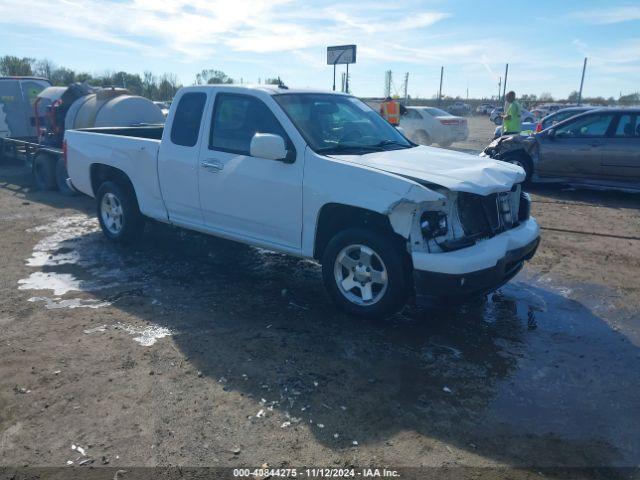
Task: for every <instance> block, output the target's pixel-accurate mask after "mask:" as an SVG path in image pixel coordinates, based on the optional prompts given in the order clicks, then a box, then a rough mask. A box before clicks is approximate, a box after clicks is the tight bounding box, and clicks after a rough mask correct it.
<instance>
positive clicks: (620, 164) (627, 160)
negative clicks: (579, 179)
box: [602, 112, 640, 182]
mask: <svg viewBox="0 0 640 480" xmlns="http://www.w3.org/2000/svg"><path fill="white" fill-rule="evenodd" d="M602 175H603V178H606V179H607V180H617V181H622V182H638V181H640V114H639V113H637V112H633V113H631V112H630V113H624V114H619V115H618V119H617V126H616V128H615V130H614V132H613V135H611V136H610V137H608V138H607V139H606V143H605V145H604V148H603V151H602Z"/></svg>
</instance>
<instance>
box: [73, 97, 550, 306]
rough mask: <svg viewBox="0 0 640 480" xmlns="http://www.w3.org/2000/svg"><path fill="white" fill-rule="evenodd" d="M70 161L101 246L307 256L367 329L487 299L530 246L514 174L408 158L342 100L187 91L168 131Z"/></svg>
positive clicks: (104, 145)
mask: <svg viewBox="0 0 640 480" xmlns="http://www.w3.org/2000/svg"><path fill="white" fill-rule="evenodd" d="M66 151H67V165H68V171H69V175H70V178H69V180H68V183H69V185H70V186H71V187H73V188H74V189H77V190H78V191H80V192H83V193H85V194H87V195H90V196H92V197H95V198H96V200H97V202H96V203H97V215H98V219H99V221H100V225H101V227H102V230H103V232H104V234H105V236H106V237H107V238H108V239H110V240H112V241H116V242H125V243H126V242H129V241H132V240H134V239H136V238H138V237H139V236H140V235H141V233H142V228H143V226H144V222H145V220H148V219H154V220H158V221H161V222H165V223H169V224H173V225H176V226H179V227H183V228H188V229H192V230H197V231H200V232H204V233H208V234H211V235H216V236H220V237H224V238H228V239H232V240H235V241H240V242H243V243H246V244H249V245H253V246H257V247H261V248H265V249H270V250H273V251H277V252H282V253H286V254H290V255H295V256H298V257H302V258H308V259H314V260H316V261H318V262H320V263H321V264H322V278H323V280H324V283H325V286H326V289H327V291H328V292H329V294H330V296H331V297H332V298H333V300H334V301H335V302H336V303H337V305H338V306H339V307H341V308H342V309H343V310H345V311H347V312H349V313H352V314H357V315H362V316H368V317H381V316H387V315H390V314H392V313H394V312H396V311H398V310H399V309H400V308H401V307H402V306H403V305H404V304H405V303H406V302H407V301H408V300H409V299H410V298H416V299H418V300H426V301H430V302H433V301H436V302H438V301H444V300H449V299H454V298H455V299H458V298H467V297H469V296H474V295H482V294H484V293H487V292H489V291H491V290H494V289H496V288H498V287H499V286H500V285H502V284H504V283H505V282H507V281H508V280H509V279H511V278H512V277H513V276H514V275H516V274H517V273H518V271H520V269H521V268H522V266H523V264H524V262H525V261H526V260H528V259H530V258H531V257H532V256H533V255H534V253H535V251H536V248H537V246H538V243H539V239H540V232H539V227H538V225H537V223H536V221H535V220H534V219H533V218H532V217H531V216H530V200H529V197H528V195H527V194H526V193H525V192H524V191H523V189H522V183H523V181H524V180H525V172H524V170H523V169H522V168H520V167H518V166H514V165H510V164H508V163H505V162H500V161H496V160H492V159H489V158H486V159H481V160H480V161H479V160H478V157H475V156H471V155H467V154H464V153H457V152H453V151H449V150H442V149H438V148H432V147H426V146H418V145H416V144H414V143H412V142H411V141H409V140H407V139H406V138H405V137H404V136H403V135H402V134H401V133H400V132H399V131H398V130H397V129H395V128H394V127H392V126H391V125H390V124H388V123H387V122H386V121H385V120H384V119H382V118H381V117H380V115H378V114H377V113H376V112H375V111H374V110H372V109H371V108H370V107H368V106H367V105H366V104H365V103H363V102H362V101H360V100H359V99H357V98H355V97H352V96H350V95H347V94H341V93H327V92H319V91H306V90H293V89H288V88H286V87H284V86H277V87H271V86H256V87H247V86H242V87H241V86H227V85H224V86H222V85H216V86H212V85H204V86H193V87H185V88H182V89H181V90H180V91H179V92H178V93H177V95H176V97H175V100H174V101H173V103H172V104H171V109H170V111H169V114H168V116H167V122H166V124H165V125H164V127H162V126H158V127H139V128H107V129H86V130H79V131H68V132H67V134H66Z"/></svg>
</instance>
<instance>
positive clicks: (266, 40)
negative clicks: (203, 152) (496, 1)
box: [0, 0, 448, 59]
mask: <svg viewBox="0 0 640 480" xmlns="http://www.w3.org/2000/svg"><path fill="white" fill-rule="evenodd" d="M23 5H24V2H23V0H3V2H2V3H1V4H0V24H2V23H6V24H12V25H22V26H24V27H27V28H29V27H37V28H40V29H46V30H50V31H54V32H56V33H58V34H64V35H67V36H71V37H74V38H77V39H81V40H89V41H92V42H97V41H99V42H105V43H109V44H113V45H117V46H120V47H123V48H127V49H130V50H133V51H136V52H139V53H142V54H144V55H150V56H168V55H171V54H175V53H179V54H180V55H182V56H185V57H186V58H187V59H199V58H206V57H211V56H212V55H215V54H219V53H221V52H225V53H228V52H229V50H231V51H238V52H254V53H266V52H281V51H297V50H301V49H305V48H309V47H312V46H317V45H323V46H324V45H328V44H331V43H334V42H343V41H345V42H346V41H348V42H351V41H353V39H354V38H356V39H366V40H367V43H371V42H373V43H376V42H378V43H379V42H380V41H384V36H382V35H380V34H381V33H384V32H385V31H386V30H388V28H389V26H388V25H389V24H392V25H393V31H394V32H395V34H400V33H402V32H405V31H409V30H414V29H421V28H422V29H423V28H426V27H429V26H430V25H433V24H434V23H436V22H438V21H440V20H443V19H445V18H447V16H448V14H446V13H443V12H431V11H418V12H415V14H414V15H410V16H405V15H403V16H399V13H398V12H400V11H401V10H400V9H396V10H390V9H386V8H382V9H381V8H380V7H376V6H375V4H367V3H363V4H356V6H355V7H354V6H353V5H351V6H349V7H347V8H345V7H344V6H343V5H339V4H336V5H328V6H324V7H321V8H316V9H311V8H309V7H304V5H299V4H297V3H294V2H292V1H291V0H269V1H264V0H253V1H252V0H234V1H233V2H229V1H226V0H213V1H212V0H171V1H164V2H157V1H155V0H129V1H125V2H117V3H112V2H106V1H102V0H84V1H79V0H31V1H30V2H29V7H30V10H31V11H37V12H38V15H24V6H23ZM381 12H383V13H384V15H381ZM52 18H55V19H56V21H51V20H50V19H52ZM383 19H384V20H383Z"/></svg>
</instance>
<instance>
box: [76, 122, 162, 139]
mask: <svg viewBox="0 0 640 480" xmlns="http://www.w3.org/2000/svg"><path fill="white" fill-rule="evenodd" d="M77 131H79V132H91V133H102V134H106V135H118V136H121V137H134V138H148V139H152V140H160V139H162V132H163V131H164V124H160V125H142V126H139V127H96V128H80V129H78V130H77Z"/></svg>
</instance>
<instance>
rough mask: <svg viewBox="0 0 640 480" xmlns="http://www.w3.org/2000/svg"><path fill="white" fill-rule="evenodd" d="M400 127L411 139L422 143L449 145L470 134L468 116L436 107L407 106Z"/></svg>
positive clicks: (462, 139)
mask: <svg viewBox="0 0 640 480" xmlns="http://www.w3.org/2000/svg"><path fill="white" fill-rule="evenodd" d="M400 127H401V128H402V131H403V132H404V133H405V135H406V136H407V137H408V138H409V139H411V140H412V141H413V142H415V143H417V144H420V145H431V144H432V143H437V144H438V145H440V146H441V147H448V146H449V145H451V144H452V143H453V142H462V141H464V140H466V139H467V137H468V136H469V126H468V125H467V119H466V118H463V117H456V116H455V115H451V114H450V113H449V112H445V111H444V110H440V109H439V108H434V107H407V111H406V113H405V114H404V115H402V117H400Z"/></svg>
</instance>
